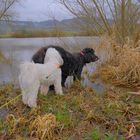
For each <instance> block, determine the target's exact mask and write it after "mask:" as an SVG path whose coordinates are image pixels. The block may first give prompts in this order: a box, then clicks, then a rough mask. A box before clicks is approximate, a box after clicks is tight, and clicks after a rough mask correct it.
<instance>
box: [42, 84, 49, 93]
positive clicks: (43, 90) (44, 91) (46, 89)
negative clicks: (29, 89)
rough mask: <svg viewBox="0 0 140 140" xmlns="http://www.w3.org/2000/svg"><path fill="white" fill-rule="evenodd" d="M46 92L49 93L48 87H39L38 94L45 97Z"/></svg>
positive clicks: (43, 85)
mask: <svg viewBox="0 0 140 140" xmlns="http://www.w3.org/2000/svg"><path fill="white" fill-rule="evenodd" d="M48 91H49V87H48V85H45V84H42V85H41V87H40V93H41V94H42V95H47V93H48Z"/></svg>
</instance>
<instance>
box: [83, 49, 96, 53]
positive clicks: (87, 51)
mask: <svg viewBox="0 0 140 140" xmlns="http://www.w3.org/2000/svg"><path fill="white" fill-rule="evenodd" d="M82 52H83V53H94V52H95V51H94V50H93V49H92V48H84V49H83V50H82Z"/></svg>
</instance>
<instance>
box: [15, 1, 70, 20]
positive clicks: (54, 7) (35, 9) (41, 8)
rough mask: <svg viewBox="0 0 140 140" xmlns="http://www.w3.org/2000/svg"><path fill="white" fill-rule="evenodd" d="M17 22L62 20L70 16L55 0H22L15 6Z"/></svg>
mask: <svg viewBox="0 0 140 140" xmlns="http://www.w3.org/2000/svg"><path fill="white" fill-rule="evenodd" d="M15 11H16V12H17V14H18V18H16V19H18V20H24V21H25V20H29V21H43V20H48V19H52V18H54V17H55V18H56V19H58V20H62V19H65V18H71V17H72V15H71V14H70V13H69V12H68V11H67V10H66V8H65V7H64V6H62V5H61V4H59V3H58V2H57V0H22V2H21V3H20V4H17V5H16V6H15Z"/></svg>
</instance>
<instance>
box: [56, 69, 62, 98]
mask: <svg viewBox="0 0 140 140" xmlns="http://www.w3.org/2000/svg"><path fill="white" fill-rule="evenodd" d="M61 80H62V78H61V70H59V71H58V72H57V75H56V81H55V82H54V88H55V92H56V94H59V95H63V91H62V85H61Z"/></svg>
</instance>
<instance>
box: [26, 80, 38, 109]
mask: <svg viewBox="0 0 140 140" xmlns="http://www.w3.org/2000/svg"><path fill="white" fill-rule="evenodd" d="M39 85H40V83H39V81H37V82H36V83H34V85H32V87H31V90H30V92H29V93H28V106H29V107H37V94H38V90H39Z"/></svg>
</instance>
